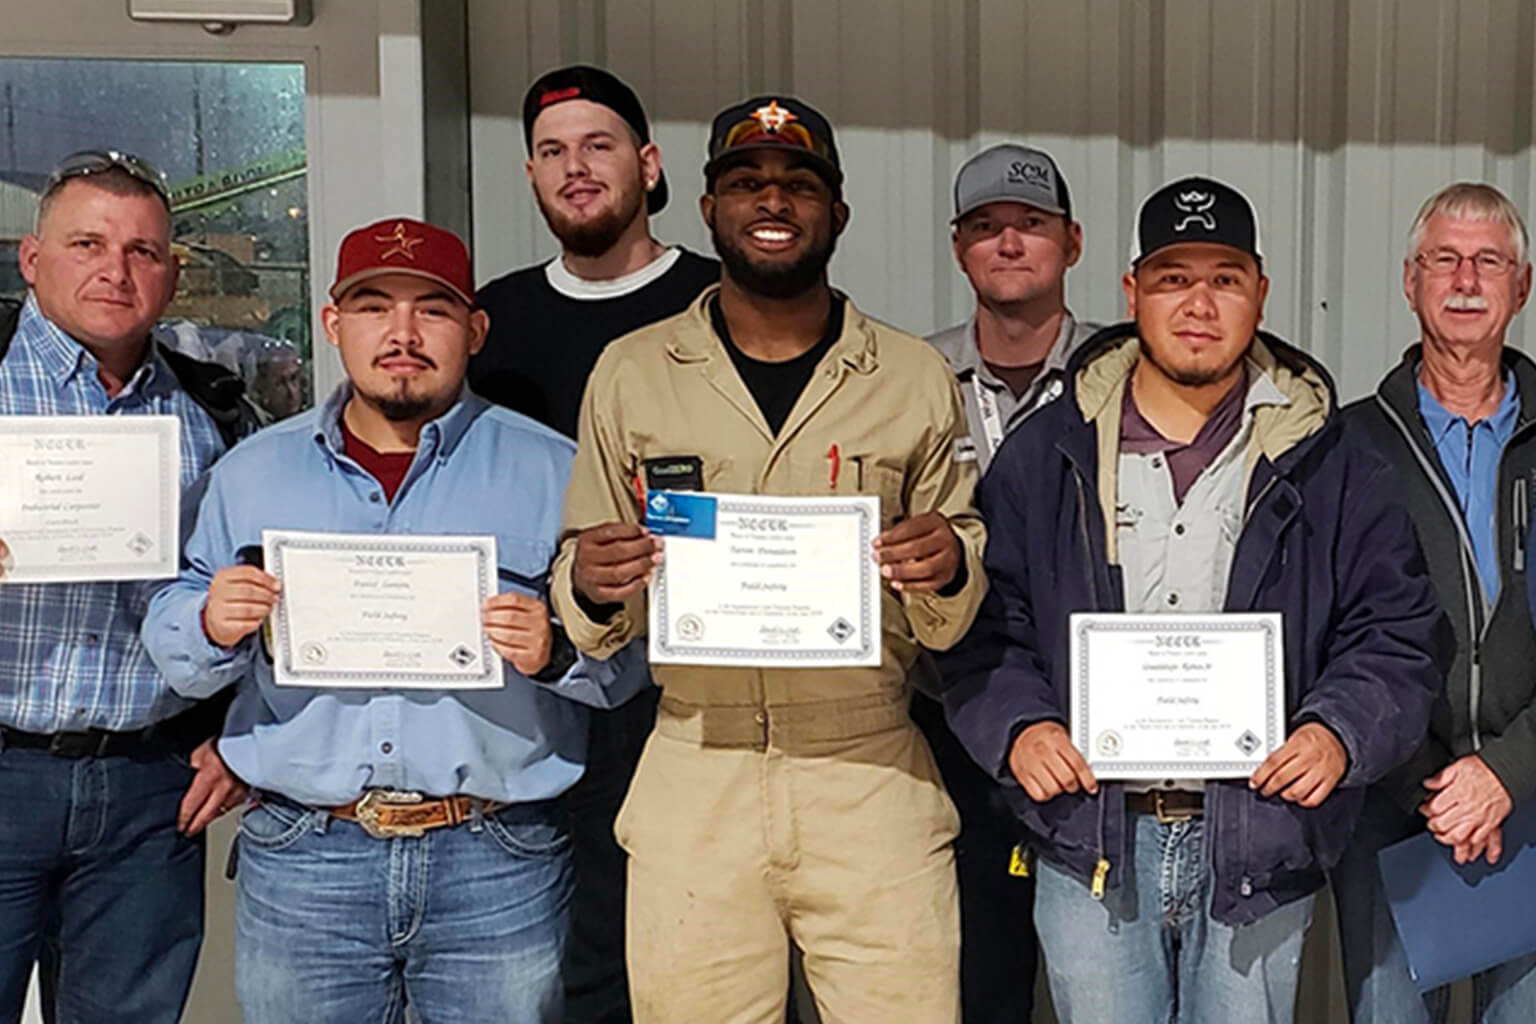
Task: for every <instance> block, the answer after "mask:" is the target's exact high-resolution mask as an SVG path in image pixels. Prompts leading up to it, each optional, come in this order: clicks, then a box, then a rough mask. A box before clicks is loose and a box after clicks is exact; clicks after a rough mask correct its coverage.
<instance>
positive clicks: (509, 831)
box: [484, 808, 571, 857]
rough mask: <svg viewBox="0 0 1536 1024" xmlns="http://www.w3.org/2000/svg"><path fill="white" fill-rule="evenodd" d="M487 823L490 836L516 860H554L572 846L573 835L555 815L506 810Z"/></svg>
mask: <svg viewBox="0 0 1536 1024" xmlns="http://www.w3.org/2000/svg"><path fill="white" fill-rule="evenodd" d="M484 821H485V831H486V834H487V835H489V836H490V837H491V838H492V839H494V840H495V841H496V845H498V846H500V847H501V848H502V849H503V850H506V851H507V852H508V853H510V854H512V855H513V856H514V857H553V856H556V855H558V854H561V853H564V852H565V850H566V849H567V848H568V847H569V846H570V845H571V837H570V833H568V832H567V831H566V830H565V827H564V826H563V825H562V824H561V823H560V822H559V820H558V819H556V818H554V817H553V816H544V815H540V816H538V817H528V816H526V815H520V814H518V813H517V809H516V808H506V809H503V810H500V811H497V812H495V813H493V814H487V815H486V816H485V819H484Z"/></svg>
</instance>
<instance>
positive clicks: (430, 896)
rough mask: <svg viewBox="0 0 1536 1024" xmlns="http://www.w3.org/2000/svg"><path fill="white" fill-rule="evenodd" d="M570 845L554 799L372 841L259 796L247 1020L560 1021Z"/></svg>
mask: <svg viewBox="0 0 1536 1024" xmlns="http://www.w3.org/2000/svg"><path fill="white" fill-rule="evenodd" d="M569 845H570V841H569V839H568V838H567V836H566V833H565V830H564V829H563V828H562V827H561V825H560V821H559V817H558V814H557V812H556V810H555V807H554V805H553V803H552V802H544V803H539V804H517V805H514V806H512V807H508V808H504V809H502V810H500V811H497V812H495V813H493V814H488V815H480V814H479V813H475V814H474V815H473V816H472V817H471V818H470V820H469V821H467V822H465V823H464V824H462V825H459V826H457V827H454V828H439V829H434V830H432V831H430V832H428V833H426V834H425V835H423V836H420V837H416V838H401V839H375V838H373V837H371V836H369V835H368V834H367V833H365V832H364V831H363V830H362V829H361V828H360V827H358V826H357V825H355V824H353V823H351V822H346V821H340V820H337V819H334V818H332V817H331V816H330V815H329V814H327V813H326V812H324V811H319V810H313V809H308V808H302V807H299V806H297V805H294V804H290V803H288V802H287V801H284V800H282V799H281V798H280V797H272V796H265V797H263V799H262V802H260V803H258V804H256V805H254V806H252V807H250V808H248V809H247V810H246V812H245V815H244V817H243V818H242V819H241V822H240V867H239V873H238V876H237V877H238V881H239V887H238V888H239V895H238V904H237V910H236V915H235V921H236V925H235V928H236V948H235V953H236V956H235V989H236V994H237V995H238V996H239V999H240V1007H241V1009H242V1010H243V1011H244V1014H245V1022H246V1024H357V1022H360V1021H369V1022H379V1024H387V1022H399V1021H402V1020H404V1015H405V1006H406V1004H407V1003H408V1004H409V1005H410V1007H411V1010H412V1012H413V1013H414V1015H415V1016H414V1018H413V1020H419V1021H421V1022H422V1024H440V1022H449V1021H451V1022H453V1024H507V1022H511V1021H517V1022H519V1024H521V1022H530V1024H531V1022H558V1021H559V1020H560V1017H561V1014H562V1013H563V1008H564V996H563V993H562V987H561V982H560V958H561V955H562V953H563V952H564V946H565V932H566V917H567V914H568V912H569V906H570V900H571V863H570V852H569Z"/></svg>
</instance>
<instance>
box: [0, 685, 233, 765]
mask: <svg viewBox="0 0 1536 1024" xmlns="http://www.w3.org/2000/svg"><path fill="white" fill-rule="evenodd" d="M231 689H232V688H231ZM228 708H229V697H228V696H227V695H221V696H220V697H216V698H213V699H211V700H208V701H204V702H202V703H200V704H198V705H196V706H194V707H192V708H189V709H188V710H186V711H183V712H182V713H181V714H179V715H174V716H172V717H170V718H167V719H165V720H163V721H160V722H155V723H153V724H152V725H146V726H145V727H144V728H142V729H134V730H132V731H128V732H113V731H110V730H107V729H80V730H77V731H67V732H50V733H40V732H23V731H22V730H20V729H12V728H11V727H10V726H7V725H0V747H10V748H11V749H13V750H46V751H47V752H48V753H50V754H52V755H54V756H55V757H67V758H70V759H72V760H78V759H80V758H83V757H141V758H142V757H161V756H164V755H166V754H185V753H187V752H189V751H191V750H192V748H194V747H196V746H197V745H198V744H199V743H201V742H203V740H206V739H208V738H210V737H213V736H217V735H218V734H219V731H220V729H221V728H222V726H223V724H224V712H225V711H226V710H228Z"/></svg>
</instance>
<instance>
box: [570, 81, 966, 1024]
mask: <svg viewBox="0 0 1536 1024" xmlns="http://www.w3.org/2000/svg"><path fill="white" fill-rule="evenodd" d="M704 176H705V195H704V196H703V198H702V199H701V209H702V212H703V215H704V221H705V223H706V224H707V225H708V226H709V228H710V233H711V235H712V237H713V239H714V243H715V249H716V251H717V252H718V253H719V254H720V258H721V263H722V274H721V281H720V285H719V287H718V288H709V289H706V290H705V292H704V293H703V294H702V295H701V296H700V297H699V298H698V300H697V301H695V302H694V303H693V305H691V306H690V307H689V308H688V310H687V311H686V312H684V313H681V314H679V315H677V316H675V317H671V318H670V319H667V320H664V321H662V322H660V323H656V324H653V325H651V326H650V327H648V328H645V329H644V330H641V331H638V332H636V333H635V334H633V335H631V336H630V337H629V338H627V339H625V341H624V343H623V344H622V345H616V346H613V347H612V348H610V349H609V350H608V351H607V352H605V353H604V354H603V357H602V359H600V360H599V361H598V365H597V367H596V369H594V370H593V372H592V382H591V385H590V387H589V388H588V389H587V395H586V398H585V399H584V401H583V405H582V414H581V423H580V444H579V447H578V450H577V456H576V462H575V464H574V467H573V471H572V477H571V485H570V488H569V490H568V491H567V494H566V510H565V525H564V528H563V530H562V546H561V552H560V554H559V556H558V557H557V558H556V560H555V567H554V573H553V580H552V583H551V591H550V593H551V600H552V602H553V604H554V606H555V608H556V609H557V611H558V612H559V615H560V619H561V621H562V623H563V624H564V625H565V628H566V630H567V631H568V633H569V634H570V637H571V640H572V642H573V643H574V644H575V645H576V646H577V647H578V648H580V649H582V650H586V651H588V652H590V653H593V654H598V655H599V656H604V655H603V654H602V653H599V652H607V651H609V650H610V649H615V650H616V649H618V648H619V647H622V646H623V645H624V644H626V643H628V642H629V641H630V640H631V639H632V638H634V637H636V636H638V635H640V634H641V633H643V632H645V630H646V629H647V628H648V627H647V614H648V612H651V611H654V613H655V614H658V615H660V614H665V612H664V607H665V606H662V607H659V608H656V609H654V610H653V609H651V608H649V607H648V603H647V596H646V585H647V581H648V579H649V577H650V575H651V572H652V570H653V569H654V567H655V565H656V564H657V561H658V559H659V558H660V556H661V554H662V550H661V547H660V543H659V541H658V540H657V538H656V537H654V536H653V535H652V534H651V533H649V532H648V531H647V530H646V529H645V527H644V526H643V525H642V524H641V522H640V515H639V512H640V510H639V508H637V502H636V490H637V489H642V490H643V489H666V490H708V491H716V492H723V493H738V494H739V493H749V494H764V495H780V496H797V497H799V496H804V497H815V496H821V497H824V498H825V497H841V496H851V495H855V494H868V495H876V496H878V497H879V502H878V504H879V506H880V523H879V532H878V533H877V534H876V536H874V537H873V538H872V544H871V547H870V548H869V549H867V551H865V552H855V553H856V554H859V555H861V556H863V557H870V558H873V559H874V560H875V561H877V562H878V563H879V564H880V568H881V574H882V577H883V578H884V580H885V581H887V583H888V586H885V587H882V588H881V595H880V597H879V598H878V600H879V601H880V609H879V613H880V623H881V630H880V635H879V637H878V639H877V638H876V637H875V635H874V634H873V627H871V629H872V631H871V633H870V634H869V636H868V638H867V639H868V643H869V647H870V653H871V654H872V655H874V656H876V657H878V658H879V659H880V663H879V664H878V665H868V664H860V665H859V666H851V665H846V664H840V665H838V666H837V667H826V668H814V667H800V666H801V665H804V662H803V661H802V662H798V663H797V662H795V661H792V660H790V659H787V658H774V657H771V656H769V655H766V654H764V655H760V656H758V657H755V658H752V657H744V658H742V659H741V661H740V662H737V663H734V664H732V665H719V664H709V665H681V664H660V663H658V664H656V665H654V666H653V672H654V674H655V677H656V680H657V682H658V683H659V684H660V685H661V687H662V690H663V697H662V700H661V705H660V708H659V710H658V713H657V717H656V729H655V732H654V733H652V735H651V738H650V740H649V742H648V743H647V745H646V749H645V755H644V757H643V758H642V759H641V762H640V768H639V770H638V771H637V772H636V773H635V780H634V784H633V785H632V786H631V788H630V792H629V796H628V797H627V798H626V799H625V802H624V808H623V810H622V811H621V812H620V814H619V819H618V822H617V823H616V826H615V827H616V831H617V834H618V836H619V839H620V842H621V843H622V844H623V846H624V848H625V850H627V851H628V853H629V855H630V860H629V881H630V885H629V919H628V929H629V949H628V955H629V971H630V986H631V991H632V992H633V994H634V1006H635V1017H636V1020H638V1021H641V1022H642V1024H652V1022H654V1024H676V1022H681V1021H689V1022H692V1021H700V1022H705V1021H707V1022H716V1021H730V1022H731V1024H779V1022H782V1020H783V1017H784V1005H785V981H786V977H787V971H786V961H787V957H786V955H785V953H786V950H787V949H788V947H789V944H790V943H791V942H793V943H795V944H796V945H798V946H799V947H800V949H802V950H803V951H804V966H805V973H806V977H807V979H808V980H809V982H810V986H811V990H812V992H813V993H814V995H815V997H816V1003H817V1006H818V1008H819V1009H820V1011H821V1019H822V1020H823V1021H826V1022H827V1024H864V1022H867V1021H900V1022H902V1024H957V1022H958V1020H959V991H958V976H959V924H958V912H957V906H956V896H955V873H954V859H953V855H952V853H951V848H950V843H951V840H952V839H953V838H954V835H955V829H956V816H955V810H954V805H953V804H952V803H951V802H950V800H949V798H948V796H947V795H946V794H945V792H944V789H943V785H942V784H941V782H940V780H939V775H938V771H937V769H936V768H935V766H934V762H933V758H932V756H931V754H930V753H929V750H928V747H927V744H926V743H925V742H924V740H923V737H922V734H921V733H919V732H918V730H917V728H916V726H915V725H914V724H913V723H912V720H911V718H910V717H909V715H908V713H907V688H906V675H907V671H908V669H909V668H910V667H911V665H912V662H913V660H914V658H915V657H916V653H917V648H918V645H919V644H923V645H926V646H929V647H933V648H943V647H947V646H948V645H949V644H951V643H953V642H954V641H955V640H956V639H958V638H959V636H960V634H961V633H963V632H964V631H965V629H966V626H967V625H968V623H969V621H970V618H971V616H972V614H973V613H974V610H975V608H976V606H977V604H978V603H979V601H980V597H981V592H982V590H983V589H984V588H985V579H984V578H983V576H982V574H981V562H980V553H981V546H982V543H983V530H982V527H981V523H980V521H979V520H978V519H977V518H976V517H975V515H974V513H973V510H972V509H971V492H972V490H973V488H974V483H975V479H976V464H975V460H974V459H966V458H963V457H962V456H963V452H962V450H961V448H962V442H963V441H964V439H965V436H966V433H967V430H966V427H965V413H964V410H963V408H962V406H961V404H960V398H959V395H958V393H957V392H956V389H955V385H954V380H953V377H952V376H951V374H950V372H949V369H948V367H947V365H946V364H945V363H944V360H943V358H942V357H941V356H940V355H939V354H938V353H937V352H935V351H934V350H933V348H932V347H931V346H929V345H927V344H926V343H925V342H923V341H922V340H920V339H918V338H914V337H912V336H911V335H907V334H903V333H901V332H900V331H897V330H895V329H893V328H891V327H887V326H886V325H884V324H881V323H879V322H877V321H875V320H872V319H870V318H868V317H866V316H865V315H864V314H863V313H861V312H860V311H859V310H858V309H857V308H855V307H854V305H853V303H852V301H851V300H849V299H848V297H847V296H845V295H844V294H842V293H841V292H838V291H836V290H834V289H833V288H832V287H831V286H830V285H829V284H828V281H827V264H828V261H829V260H830V258H831V256H832V251H833V248H834V246H835V244H836V241H837V238H838V236H839V235H840V234H841V233H842V231H843V229H844V227H845V226H846V225H847V223H848V217H849V211H848V207H847V205H846V204H845V203H844V202H843V198H842V185H843V175H842V169H841V165H840V162H839V160H838V155H837V148H836V145H835V144H834V141H833V136H832V129H831V126H830V125H829V124H828V123H827V121H826V118H824V117H823V116H822V115H821V114H820V113H818V112H817V111H815V110H814V109H812V108H811V107H810V106H808V105H806V104H804V103H801V102H799V101H798V100H795V99H792V98H790V97H785V96H778V97H768V96H764V97H760V98H757V99H753V100H750V101H748V102H746V103H744V104H740V105H737V106H735V107H732V108H730V109H729V110H727V111H725V112H723V113H722V114H720V115H719V116H718V117H717V118H716V119H715V122H714V127H713V130H712V132H711V135H710V146H709V162H708V163H707V164H706V165H705V169H704ZM870 532H871V533H875V532H876V530H875V524H873V523H871V524H870ZM764 539H765V541H766V540H767V539H768V538H767V537H766V536H765V538H764ZM673 540H677V541H680V540H681V538H674V539H673ZM866 543H868V542H866ZM775 547H777V548H779V550H778V551H776V552H775V551H774V550H772V549H773V548H775ZM674 550H675V549H674ZM757 551H762V552H765V553H766V555H767V557H768V558H769V559H770V560H772V559H773V558H783V557H784V556H785V555H786V552H785V551H784V550H783V549H782V546H780V545H776V544H775V545H766V546H765V547H764V548H756V549H755V548H753V547H751V546H747V547H745V548H739V547H732V548H731V549H730V555H729V557H722V561H721V564H720V566H719V574H720V575H721V577H722V580H721V583H722V586H732V585H737V586H740V587H741V588H742V592H745V591H746V590H748V589H753V584H754V581H752V580H750V579H748V578H746V575H745V572H746V570H745V567H743V566H741V564H740V563H741V560H742V559H748V560H750V559H753V558H756V557H757V555H756V554H755V553H754V552H757ZM795 553H797V552H793V551H791V552H788V554H795ZM801 557H805V556H804V555H803V554H801ZM759 583H760V581H759ZM684 618H685V619H687V618H691V615H690V616H684ZM699 625H700V626H703V623H702V622H700V623H699ZM807 629H808V631H809V632H808V633H807V635H808V636H810V637H811V639H813V640H814V639H817V638H819V637H820V635H821V633H822V631H823V630H824V629H825V630H829V633H828V635H830V636H831V637H832V638H833V640H834V641H836V642H839V643H841V642H843V641H846V640H847V639H848V638H849V634H848V633H847V632H840V631H846V630H851V629H853V627H852V626H850V625H849V624H848V623H847V622H846V621H843V622H841V623H840V624H839V623H838V622H836V621H833V622H830V623H825V624H822V623H821V622H820V621H818V622H817V625H816V626H815V627H809V626H808V627H807ZM812 634H814V635H812Z"/></svg>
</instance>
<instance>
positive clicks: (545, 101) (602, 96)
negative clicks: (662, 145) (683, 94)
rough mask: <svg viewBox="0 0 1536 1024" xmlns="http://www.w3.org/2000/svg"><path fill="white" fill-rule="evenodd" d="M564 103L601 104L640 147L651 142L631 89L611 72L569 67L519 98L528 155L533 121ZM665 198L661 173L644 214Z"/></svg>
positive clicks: (546, 76) (544, 78)
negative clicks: (621, 122)
mask: <svg viewBox="0 0 1536 1024" xmlns="http://www.w3.org/2000/svg"><path fill="white" fill-rule="evenodd" d="M566 100H587V101H589V102H591V103H598V104H601V105H603V106H605V107H607V108H608V109H609V110H611V111H613V112H614V113H615V114H618V115H619V117H621V118H623V119H624V123H625V124H627V125H629V127H630V129H631V130H632V131H633V132H634V133H635V135H636V137H638V138H639V140H640V144H641V145H642V146H643V145H645V144H646V143H647V142H650V141H651V125H650V122H649V121H647V120H646V119H645V108H644V107H642V106H641V105H640V97H638V96H636V95H635V90H633V89H631V88H630V87H629V86H627V85H625V84H624V83H623V81H621V80H620V79H619V77H618V76H617V75H614V74H613V73H612V72H608V71H604V70H603V69H602V68H595V67H592V66H591V65H590V64H572V65H571V66H570V67H566V68H556V69H555V70H553V71H547V72H545V73H544V74H542V75H540V76H539V78H538V80H537V81H535V82H534V83H533V84H532V85H531V86H529V87H528V93H527V95H525V96H524V97H523V144H524V146H526V147H527V149H528V151H529V152H530V153H531V152H532V151H533V122H534V121H535V120H536V119H537V118H538V116H539V114H540V113H541V112H543V111H544V109H545V108H546V107H551V106H553V105H555V104H556V103H563V102H565V101H566ZM667 195H668V192H667V176H666V173H665V172H663V173H661V174H659V175H658V176H657V178H656V187H655V188H653V189H651V190H650V192H648V193H647V194H646V200H645V208H646V210H647V212H650V213H659V212H661V209H662V207H664V206H666V205H667Z"/></svg>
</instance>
